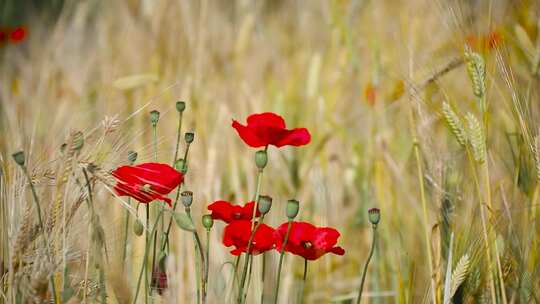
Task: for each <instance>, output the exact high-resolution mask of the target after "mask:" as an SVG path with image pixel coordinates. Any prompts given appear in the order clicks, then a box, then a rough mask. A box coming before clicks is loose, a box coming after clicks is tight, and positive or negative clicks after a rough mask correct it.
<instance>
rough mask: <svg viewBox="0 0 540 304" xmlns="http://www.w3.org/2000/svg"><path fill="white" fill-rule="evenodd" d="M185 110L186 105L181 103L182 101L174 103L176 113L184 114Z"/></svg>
mask: <svg viewBox="0 0 540 304" xmlns="http://www.w3.org/2000/svg"><path fill="white" fill-rule="evenodd" d="M185 109H186V103H185V102H183V101H177V102H176V111H178V112H179V113H182V112H184V110H185Z"/></svg>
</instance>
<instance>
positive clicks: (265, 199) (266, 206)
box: [259, 195, 272, 215]
mask: <svg viewBox="0 0 540 304" xmlns="http://www.w3.org/2000/svg"><path fill="white" fill-rule="evenodd" d="M271 207H272V198H271V197H270V196H268V195H261V196H260V197H259V212H260V213H261V214H263V215H264V214H267V213H268V211H270V208H271Z"/></svg>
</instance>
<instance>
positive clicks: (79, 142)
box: [73, 131, 84, 151]
mask: <svg viewBox="0 0 540 304" xmlns="http://www.w3.org/2000/svg"><path fill="white" fill-rule="evenodd" d="M83 146H84V136H83V134H82V132H80V131H78V132H76V133H75V134H74V135H73V150H75V151H79V150H81V149H82V147H83Z"/></svg>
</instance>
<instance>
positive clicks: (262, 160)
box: [255, 150, 268, 170]
mask: <svg viewBox="0 0 540 304" xmlns="http://www.w3.org/2000/svg"><path fill="white" fill-rule="evenodd" d="M267 163H268V155H267V154H266V151H265V150H260V151H257V152H256V153H255V164H256V165H257V168H259V169H260V170H262V169H264V167H266V164H267Z"/></svg>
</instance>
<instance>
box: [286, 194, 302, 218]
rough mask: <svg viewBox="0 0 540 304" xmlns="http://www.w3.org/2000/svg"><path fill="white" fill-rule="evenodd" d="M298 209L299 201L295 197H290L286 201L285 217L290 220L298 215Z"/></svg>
mask: <svg viewBox="0 0 540 304" xmlns="http://www.w3.org/2000/svg"><path fill="white" fill-rule="evenodd" d="M299 209H300V202H298V201H297V200H295V199H290V200H288V201H287V217H288V218H289V220H290V221H292V220H293V219H294V218H295V217H296V216H297V215H298V210H299Z"/></svg>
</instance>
